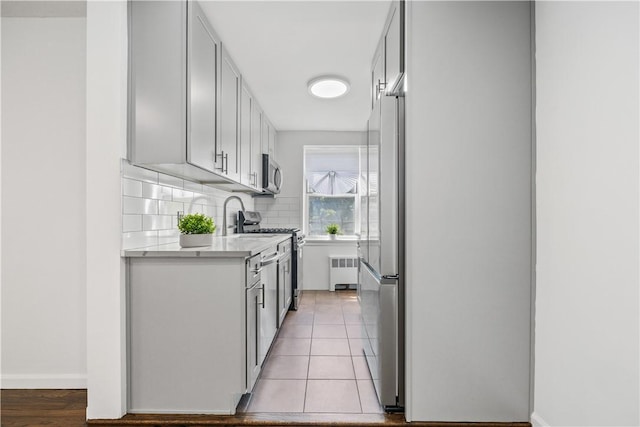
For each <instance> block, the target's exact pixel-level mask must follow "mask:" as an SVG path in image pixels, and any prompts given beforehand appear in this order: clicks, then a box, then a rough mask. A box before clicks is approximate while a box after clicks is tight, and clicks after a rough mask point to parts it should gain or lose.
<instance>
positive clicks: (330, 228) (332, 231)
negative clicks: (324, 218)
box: [325, 223, 340, 239]
mask: <svg viewBox="0 0 640 427" xmlns="http://www.w3.org/2000/svg"><path fill="white" fill-rule="evenodd" d="M325 231H326V232H327V233H329V238H330V239H335V238H336V235H338V234H340V226H339V225H338V224H336V223H333V224H329V225H327V228H325Z"/></svg>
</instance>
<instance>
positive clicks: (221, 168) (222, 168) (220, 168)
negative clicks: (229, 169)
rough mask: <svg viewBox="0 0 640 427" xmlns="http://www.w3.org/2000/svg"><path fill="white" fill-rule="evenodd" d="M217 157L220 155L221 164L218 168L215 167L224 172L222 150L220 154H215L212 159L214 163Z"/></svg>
mask: <svg viewBox="0 0 640 427" xmlns="http://www.w3.org/2000/svg"><path fill="white" fill-rule="evenodd" d="M218 157H220V162H221V165H220V167H219V168H218V167H216V170H219V171H220V172H222V173H224V150H221V151H220V154H216V156H215V159H214V163H215V162H216V160H217V159H218Z"/></svg>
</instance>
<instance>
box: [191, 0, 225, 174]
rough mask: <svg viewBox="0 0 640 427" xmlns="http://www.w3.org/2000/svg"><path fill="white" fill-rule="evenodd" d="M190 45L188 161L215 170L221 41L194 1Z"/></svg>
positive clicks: (220, 158) (217, 156)
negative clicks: (217, 90)
mask: <svg viewBox="0 0 640 427" xmlns="http://www.w3.org/2000/svg"><path fill="white" fill-rule="evenodd" d="M190 12H191V13H190V14H189V23H190V25H189V28H191V31H190V32H189V41H190V43H188V45H187V51H188V53H187V55H188V62H189V64H190V65H191V67H190V68H189V71H190V72H189V102H188V106H189V110H188V114H187V116H188V117H189V129H188V138H187V141H188V143H187V161H188V162H189V163H191V164H192V165H195V166H198V167H201V168H202V169H205V170H208V171H211V172H214V171H215V170H216V166H218V167H219V168H220V167H222V166H221V164H222V156H221V155H219V152H220V149H218V150H216V100H217V98H218V97H217V94H216V88H217V86H218V85H217V80H216V79H217V77H218V60H219V57H220V41H219V40H218V39H217V38H216V36H215V35H214V33H213V30H212V29H211V27H210V26H209V24H208V22H207V20H206V18H205V17H204V15H203V14H202V11H201V9H200V6H198V4H197V3H192V7H191V10H190Z"/></svg>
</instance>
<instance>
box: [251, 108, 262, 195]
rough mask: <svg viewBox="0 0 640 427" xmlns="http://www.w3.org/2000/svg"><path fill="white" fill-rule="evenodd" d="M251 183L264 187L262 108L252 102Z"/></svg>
mask: <svg viewBox="0 0 640 427" xmlns="http://www.w3.org/2000/svg"><path fill="white" fill-rule="evenodd" d="M251 185H252V186H253V187H255V188H262V110H261V109H260V107H259V106H258V103H257V102H256V101H255V99H254V100H253V102H252V103H251Z"/></svg>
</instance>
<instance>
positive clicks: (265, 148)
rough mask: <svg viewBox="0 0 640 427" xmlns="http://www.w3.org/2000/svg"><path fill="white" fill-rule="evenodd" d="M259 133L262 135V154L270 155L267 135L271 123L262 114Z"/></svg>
mask: <svg viewBox="0 0 640 427" xmlns="http://www.w3.org/2000/svg"><path fill="white" fill-rule="evenodd" d="M260 133H261V134H262V152H263V153H264V154H271V153H270V152H269V134H270V133H271V123H270V122H269V119H268V118H267V116H266V115H265V114H264V112H263V113H262V126H261V132H260Z"/></svg>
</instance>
